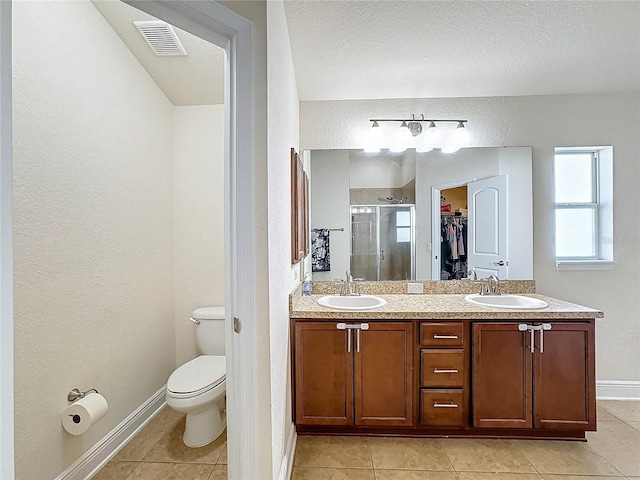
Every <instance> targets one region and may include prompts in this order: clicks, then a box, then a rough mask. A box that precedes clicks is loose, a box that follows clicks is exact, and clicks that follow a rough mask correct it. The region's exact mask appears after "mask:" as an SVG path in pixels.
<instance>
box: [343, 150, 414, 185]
mask: <svg viewBox="0 0 640 480" xmlns="http://www.w3.org/2000/svg"><path fill="white" fill-rule="evenodd" d="M414 152H415V151H414V150H411V151H407V152H405V153H404V154H402V155H398V154H396V155H385V153H384V152H381V153H378V154H372V155H367V154H365V155H364V156H360V155H351V157H350V158H349V160H348V163H345V164H344V165H343V167H342V168H345V167H347V168H349V170H348V171H346V172H344V171H343V172H341V173H342V175H344V174H345V173H347V181H348V182H349V183H350V186H351V188H402V187H404V186H405V184H406V183H407V182H409V181H411V180H413V178H414V177H415V153H414Z"/></svg>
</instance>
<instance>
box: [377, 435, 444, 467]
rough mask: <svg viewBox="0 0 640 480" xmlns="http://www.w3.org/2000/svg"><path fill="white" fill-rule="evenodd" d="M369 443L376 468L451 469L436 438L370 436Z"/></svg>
mask: <svg viewBox="0 0 640 480" xmlns="http://www.w3.org/2000/svg"><path fill="white" fill-rule="evenodd" d="M369 445H370V446H371V458H372V460H373V468H375V469H376V470H377V469H383V470H440V471H453V466H452V465H451V462H450V461H449V458H448V457H447V455H446V454H445V453H444V451H443V450H442V449H441V448H440V443H439V440H436V439H431V438H395V437H394V438H390V437H372V438H370V439H369Z"/></svg>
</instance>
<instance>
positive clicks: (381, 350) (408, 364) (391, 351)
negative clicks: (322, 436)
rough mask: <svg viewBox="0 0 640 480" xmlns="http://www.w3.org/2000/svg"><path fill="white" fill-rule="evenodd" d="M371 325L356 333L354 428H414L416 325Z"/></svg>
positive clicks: (371, 323) (372, 323)
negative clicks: (365, 426)
mask: <svg viewBox="0 0 640 480" xmlns="http://www.w3.org/2000/svg"><path fill="white" fill-rule="evenodd" d="M368 325H369V329H368V330H360V331H359V332H358V331H356V332H354V337H355V338H354V350H355V354H354V356H355V357H354V358H355V399H356V401H355V415H356V416H355V424H356V425H386V426H412V425H413V325H412V324H411V323H408V322H407V323H374V322H370V323H369V324H368ZM358 335H359V336H360V337H359V339H358Z"/></svg>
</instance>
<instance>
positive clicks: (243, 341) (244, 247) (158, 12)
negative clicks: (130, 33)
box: [0, 1, 258, 478]
mask: <svg viewBox="0 0 640 480" xmlns="http://www.w3.org/2000/svg"><path fill="white" fill-rule="evenodd" d="M128 3H130V4H131V5H133V6H135V7H137V8H139V9H141V10H143V11H145V12H147V13H149V14H151V15H153V16H155V17H158V18H161V19H163V20H165V21H166V22H168V23H170V24H173V25H176V26H178V27H179V28H182V29H184V30H186V31H189V32H190V33H193V34H194V35H197V36H199V37H201V38H203V39H205V40H207V41H209V42H211V43H214V44H216V45H218V46H219V47H221V48H223V49H224V50H225V52H226V66H225V78H226V80H225V82H226V88H225V124H226V126H227V129H226V138H225V201H224V203H225V209H226V211H225V245H229V247H228V248H227V249H226V250H227V251H226V252H225V265H226V266H227V267H228V268H225V286H226V292H227V294H226V298H225V304H226V306H227V317H228V318H227V319H228V320H229V319H230V318H233V317H238V318H241V319H242V322H243V330H242V334H240V335H238V334H236V333H234V332H233V329H232V326H231V324H232V322H230V321H228V322H227V331H226V340H227V379H228V380H227V383H228V386H227V396H228V399H229V403H230V405H231V407H230V408H228V424H229V428H230V430H233V431H234V434H233V435H231V436H230V438H229V443H228V455H229V472H230V476H232V477H235V478H253V477H255V450H256V449H255V444H254V442H255V441H257V437H258V436H257V435H254V431H253V430H254V421H253V403H254V395H253V391H254V385H253V383H254V382H253V373H252V365H253V364H254V360H253V355H254V352H253V350H252V341H251V340H252V338H253V328H254V318H255V313H254V306H253V299H252V298H251V297H250V295H249V294H250V293H251V289H247V288H240V286H239V284H240V282H239V280H238V279H239V278H245V279H247V278H252V274H253V262H252V258H253V255H252V252H253V225H254V220H253V219H254V209H253V204H252V199H253V188H252V165H251V164H252V152H253V137H252V135H251V131H252V129H242V128H239V124H240V122H241V121H243V122H245V121H246V119H247V118H252V117H251V112H252V111H253V97H252V92H253V76H252V68H251V58H252V55H253V53H252V51H253V47H252V44H251V30H252V25H251V23H250V22H249V21H247V20H245V19H244V18H242V17H240V16H238V15H236V14H234V13H233V12H231V11H230V10H228V9H226V8H225V7H223V6H221V5H219V4H218V3H216V2H199V1H196V2H162V1H143V2H137V1H133V2H128ZM0 6H1V8H0V37H1V38H2V50H1V53H0V62H1V67H0V99H1V102H0V115H1V117H0V122H1V129H0V132H1V134H0V135H1V136H0V142H1V143H0V147H1V150H0V151H1V152H2V157H1V159H0V160H1V165H0V171H1V172H2V176H1V185H2V186H1V188H2V191H1V192H0V193H1V195H2V199H3V201H2V220H1V221H2V230H1V235H2V236H1V237H0V242H1V244H0V249H1V252H2V256H1V262H2V276H3V278H2V284H1V286H0V288H1V292H0V298H1V299H2V325H3V327H2V328H3V330H2V339H1V344H0V353H1V355H2V376H1V377H0V382H1V383H0V388H1V397H0V398H1V403H0V407H1V408H0V411H1V418H0V422H1V424H2V429H1V430H2V443H3V449H2V457H1V458H0V462H1V463H0V474H1V476H2V477H3V478H4V477H6V478H12V477H13V476H14V471H13V463H14V452H13V448H11V447H12V445H13V442H12V441H7V442H5V439H11V438H13V431H12V430H13V403H12V400H11V399H12V397H13V385H12V381H13V378H12V377H11V376H10V375H9V373H7V372H10V371H11V370H12V369H13V351H12V347H13V339H12V335H11V332H12V325H13V312H12V307H11V305H12V303H13V293H12V280H11V278H12V276H13V266H12V257H11V244H12V237H11V230H10V225H11V221H12V218H11V185H12V176H11V141H12V140H11V121H12V117H11V2H0ZM238 211H241V212H242V215H237V213H236V212H238ZM238 252H242V255H240V254H239V253H238ZM5 280H6V281H5ZM244 283H245V285H244V287H246V281H245V282H244ZM240 412H242V413H240ZM4 447H9V448H4ZM241 458H242V462H241V461H240V460H241Z"/></svg>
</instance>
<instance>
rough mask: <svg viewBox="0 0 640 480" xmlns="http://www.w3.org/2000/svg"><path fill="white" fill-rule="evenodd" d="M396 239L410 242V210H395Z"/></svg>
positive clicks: (399, 241) (400, 241) (401, 241)
mask: <svg viewBox="0 0 640 480" xmlns="http://www.w3.org/2000/svg"><path fill="white" fill-rule="evenodd" d="M396 241H397V242H398V243H408V242H411V212H410V211H405V212H396Z"/></svg>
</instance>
